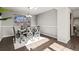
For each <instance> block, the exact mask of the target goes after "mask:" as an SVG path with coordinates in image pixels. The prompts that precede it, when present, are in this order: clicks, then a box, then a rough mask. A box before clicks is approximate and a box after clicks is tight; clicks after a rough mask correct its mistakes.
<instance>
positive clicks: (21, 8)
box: [5, 7, 79, 17]
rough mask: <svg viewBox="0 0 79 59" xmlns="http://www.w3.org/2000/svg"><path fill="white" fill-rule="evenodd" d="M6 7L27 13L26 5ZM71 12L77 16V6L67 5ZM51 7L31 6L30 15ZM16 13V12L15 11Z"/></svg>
mask: <svg viewBox="0 0 79 59" xmlns="http://www.w3.org/2000/svg"><path fill="white" fill-rule="evenodd" d="M5 8H8V9H11V10H13V11H14V12H15V13H16V12H18V13H20V14H27V12H28V11H27V7H5ZM69 8H70V9H71V11H72V13H73V16H74V17H79V7H69ZM51 9H54V7H33V8H32V9H31V10H30V14H31V15H38V14H40V13H43V12H46V11H49V10H51ZM16 14H17V13H16Z"/></svg>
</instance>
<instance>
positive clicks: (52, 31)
mask: <svg viewBox="0 0 79 59" xmlns="http://www.w3.org/2000/svg"><path fill="white" fill-rule="evenodd" d="M37 25H39V26H40V31H41V33H42V34H44V35H48V36H51V37H55V38H56V37H57V11H56V10H55V9H52V10H49V11H47V12H44V13H42V14H39V15H37Z"/></svg>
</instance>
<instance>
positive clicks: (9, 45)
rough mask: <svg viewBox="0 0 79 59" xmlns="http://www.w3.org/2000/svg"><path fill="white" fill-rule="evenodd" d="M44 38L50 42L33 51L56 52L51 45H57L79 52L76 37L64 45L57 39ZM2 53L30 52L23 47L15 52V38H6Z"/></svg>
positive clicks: (78, 40) (2, 45)
mask: <svg viewBox="0 0 79 59" xmlns="http://www.w3.org/2000/svg"><path fill="white" fill-rule="evenodd" d="M42 36H43V37H46V38H48V39H49V41H48V42H45V43H43V44H41V45H40V46H38V47H36V48H34V49H31V51H44V50H45V49H47V50H48V49H50V50H51V51H56V50H55V49H54V48H51V47H50V45H52V44H53V43H57V44H59V45H61V46H64V47H66V48H69V49H72V50H74V51H79V37H75V38H74V37H72V38H71V40H70V41H69V42H68V43H67V44H64V43H62V42H59V41H57V40H56V39H55V38H51V37H48V36H44V35H42ZM40 43H41V42H40ZM57 49H59V48H57ZM0 51H28V48H27V47H26V46H23V47H21V48H19V49H16V50H15V49H14V45H13V37H6V38H3V39H2V41H1V42H0Z"/></svg>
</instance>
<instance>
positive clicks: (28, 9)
mask: <svg viewBox="0 0 79 59" xmlns="http://www.w3.org/2000/svg"><path fill="white" fill-rule="evenodd" d="M30 10H31V8H30V7H27V14H26V17H32V15H30Z"/></svg>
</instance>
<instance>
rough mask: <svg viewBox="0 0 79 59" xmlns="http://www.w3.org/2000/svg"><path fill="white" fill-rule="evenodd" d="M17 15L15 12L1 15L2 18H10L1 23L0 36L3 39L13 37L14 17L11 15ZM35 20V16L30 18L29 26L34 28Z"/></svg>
mask: <svg viewBox="0 0 79 59" xmlns="http://www.w3.org/2000/svg"><path fill="white" fill-rule="evenodd" d="M14 13H15V14H17V13H18V12H17V13H16V12H9V13H3V15H2V17H8V16H9V17H10V16H11V17H12V19H8V20H4V21H1V26H2V27H1V35H2V36H3V37H6V36H12V35H13V26H14V16H15V15H13V14H14ZM35 19H36V17H35V16H32V18H31V26H35V25H36V23H35Z"/></svg>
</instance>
